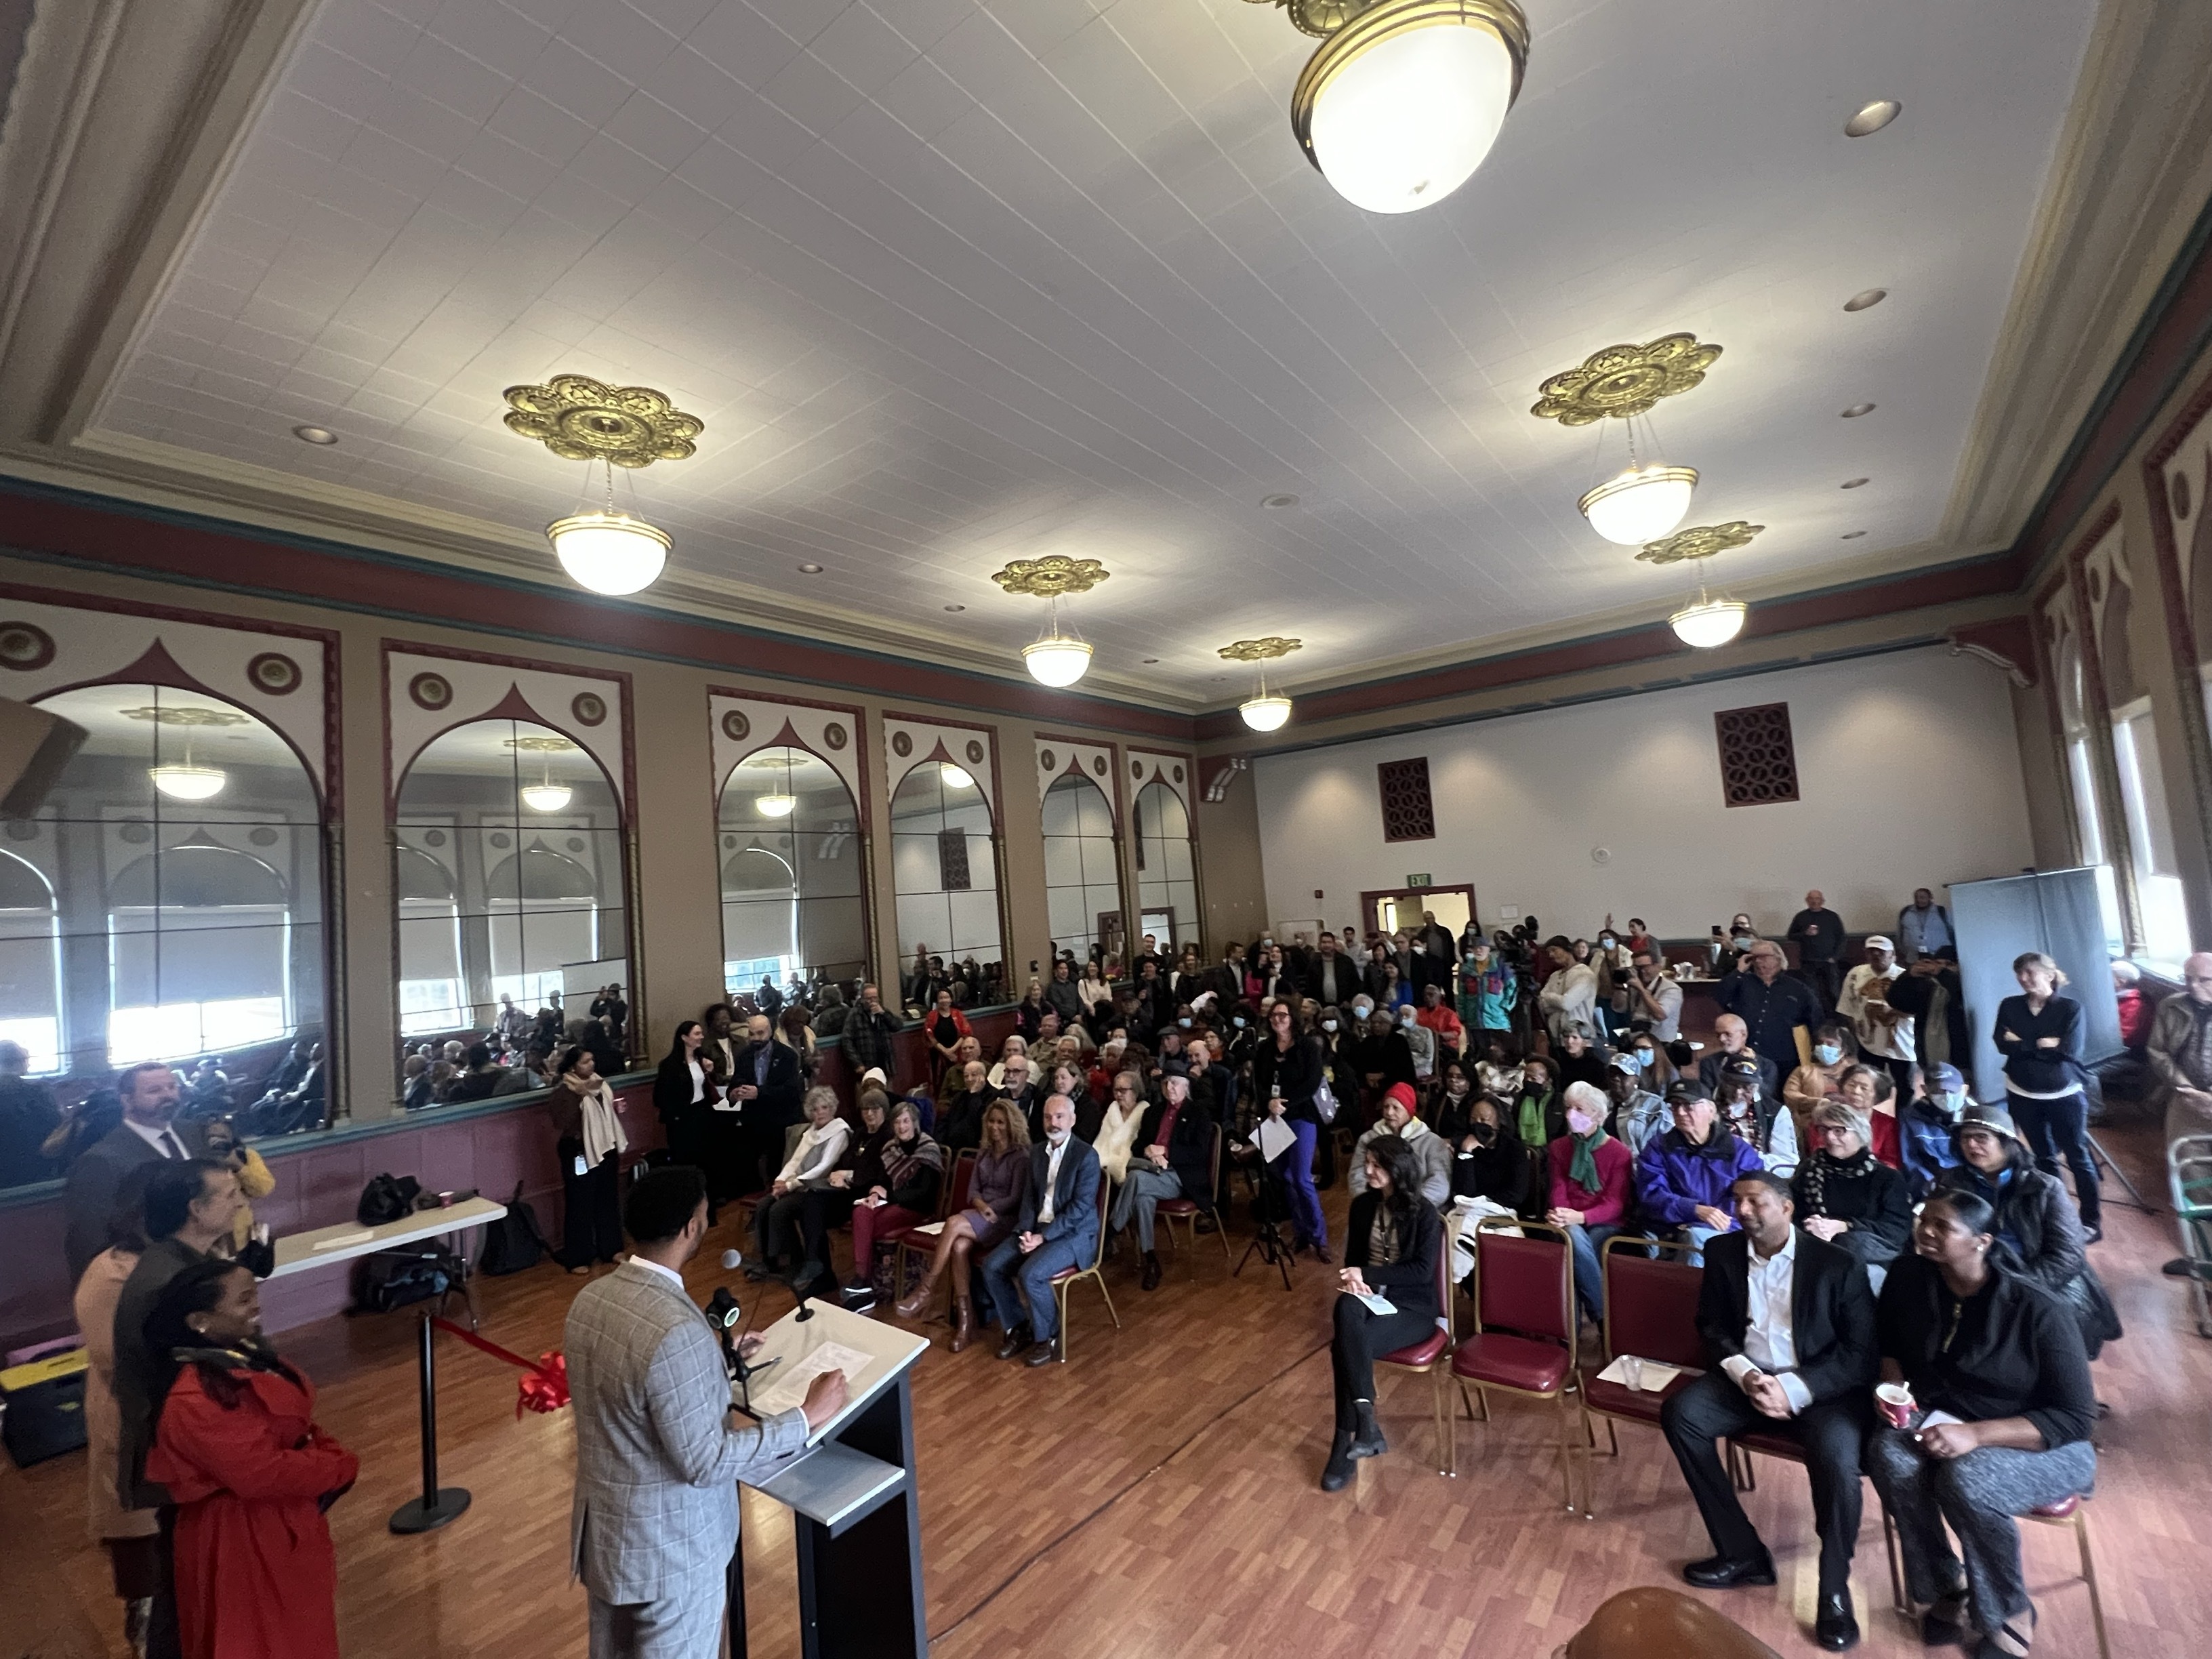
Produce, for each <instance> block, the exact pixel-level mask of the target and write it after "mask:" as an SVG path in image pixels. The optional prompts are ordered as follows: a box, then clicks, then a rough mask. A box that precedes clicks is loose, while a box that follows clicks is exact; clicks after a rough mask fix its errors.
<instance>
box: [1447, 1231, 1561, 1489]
mask: <svg viewBox="0 0 2212 1659" xmlns="http://www.w3.org/2000/svg"><path fill="white" fill-rule="evenodd" d="M1574 1299H1575V1272H1574V1252H1573V1250H1572V1249H1570V1248H1569V1246H1568V1243H1567V1236H1566V1234H1565V1233H1564V1232H1562V1231H1560V1230H1559V1228H1557V1227H1553V1226H1547V1225H1545V1224H1544V1223H1542V1222H1538V1221H1507V1220H1503V1219H1501V1218H1497V1217H1493V1216H1486V1217H1484V1218H1483V1219H1482V1221H1481V1223H1480V1226H1479V1227H1478V1228H1477V1230H1476V1232H1475V1238H1474V1310H1475V1312H1474V1334H1473V1335H1472V1336H1470V1337H1468V1339H1467V1340H1465V1341H1464V1342H1462V1343H1461V1344H1460V1345H1459V1346H1458V1348H1457V1349H1455V1351H1454V1352H1453V1354H1452V1361H1451V1370H1452V1375H1453V1376H1454V1377H1455V1378H1457V1379H1458V1382H1459V1385H1460V1386H1459V1395H1460V1403H1461V1405H1462V1407H1464V1408H1465V1409H1466V1412H1467V1415H1468V1418H1469V1419H1473V1418H1474V1406H1473V1404H1472V1403H1471V1402H1470V1401H1468V1396H1467V1389H1468V1384H1469V1383H1473V1384H1474V1389H1475V1392H1476V1394H1478V1395H1480V1396H1481V1397H1482V1421H1484V1422H1485V1423H1487V1422H1489V1421H1490V1390H1491V1389H1499V1390H1501V1391H1503V1392H1504V1393H1506V1394H1517V1395H1522V1396H1523V1397H1524V1398H1526V1399H1530V1400H1553V1401H1558V1402H1559V1479H1560V1482H1561V1484H1562V1486H1564V1488H1565V1492H1566V1499H1567V1510H1568V1511H1569V1513H1572V1512H1573V1510H1574V1507H1575V1487H1574V1464H1573V1462H1572V1458H1573V1438H1574V1431H1575V1429H1576V1428H1577V1426H1579V1425H1578V1424H1577V1421H1576V1419H1572V1418H1571V1417H1570V1416H1569V1415H1568V1411H1569V1407H1568V1401H1569V1399H1570V1397H1571V1396H1572V1395H1573V1394H1574V1392H1575V1311H1574ZM1447 1456H1448V1462H1447V1464H1446V1472H1447V1473H1449V1474H1456V1473H1457V1472H1458V1469H1459V1436H1458V1434H1457V1433H1456V1432H1454V1434H1453V1435H1452V1437H1451V1443H1450V1447H1449V1452H1448V1454H1447Z"/></svg>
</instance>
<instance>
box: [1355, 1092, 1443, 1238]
mask: <svg viewBox="0 0 2212 1659" xmlns="http://www.w3.org/2000/svg"><path fill="white" fill-rule="evenodd" d="M1389 1135H1395V1136H1396V1137H1397V1139H1399V1140H1400V1141H1401V1142H1402V1143H1403V1144H1404V1145H1405V1146H1407V1148H1408V1149H1409V1150H1411V1152H1413V1161H1414V1162H1415V1164H1418V1165H1419V1168H1420V1171H1421V1182H1420V1186H1421V1196H1422V1197H1423V1198H1425V1199H1426V1200H1429V1202H1430V1203H1431V1204H1434V1205H1436V1206H1438V1207H1439V1208H1441V1207H1442V1206H1443V1205H1445V1204H1446V1203H1448V1202H1449V1201H1450V1199H1451V1149H1450V1148H1449V1146H1446V1145H1445V1144H1444V1139H1443V1136H1442V1135H1439V1134H1437V1133H1436V1132H1435V1131H1434V1130H1432V1129H1431V1128H1430V1127H1429V1126H1428V1125H1427V1124H1425V1123H1424V1122H1422V1121H1421V1120H1420V1115H1419V1113H1418V1112H1417V1111H1416V1109H1415V1108H1414V1104H1413V1091H1412V1090H1411V1089H1409V1088H1407V1086H1406V1085H1404V1084H1402V1083H1397V1084H1393V1085H1391V1086H1390V1088H1389V1091H1387V1092H1386V1093H1385V1094H1384V1095H1383V1110H1382V1114H1381V1115H1379V1116H1378V1117H1376V1120H1375V1127H1373V1128H1371V1129H1369V1130H1368V1131H1367V1132H1366V1133H1364V1134H1363V1135H1361V1136H1360V1137H1359V1139H1358V1144H1357V1145H1355V1146H1353V1147H1352V1169H1351V1173H1350V1175H1349V1176H1348V1177H1347V1179H1348V1182H1349V1184H1350V1186H1351V1188H1352V1193H1353V1194H1354V1195H1357V1194H1359V1193H1361V1192H1363V1191H1364V1190H1365V1189H1366V1185H1367V1182H1366V1172H1367V1150H1368V1148H1369V1147H1370V1146H1373V1145H1374V1144H1375V1142H1376V1141H1377V1140H1378V1139H1383V1137H1384V1136H1389Z"/></svg>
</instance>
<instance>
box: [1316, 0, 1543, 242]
mask: <svg viewBox="0 0 2212 1659" xmlns="http://www.w3.org/2000/svg"><path fill="white" fill-rule="evenodd" d="M1276 3H1278V4H1279V5H1281V6H1282V7H1283V9H1285V11H1286V12H1288V13H1289V14H1290V18H1291V22H1292V23H1293V24H1294V25H1296V26H1297V28H1298V29H1299V30H1300V31H1301V32H1302V33H1306V34H1310V35H1314V36H1316V37H1317V38H1318V39H1319V40H1321V42H1322V45H1321V49H1320V50H1319V51H1317V52H1315V53H1314V55H1313V57H1312V58H1311V59H1310V61H1309V62H1308V63H1307V64H1306V66H1305V69H1304V72H1302V73H1301V74H1300V75H1299V76H1298V79H1297V86H1296V87H1295V88H1293V89H1292V91H1291V131H1292V132H1293V133H1295V134H1296V135H1297V141H1298V143H1299V145H1300V147H1301V148H1303V149H1304V151H1305V153H1306V159H1307V160H1308V161H1311V162H1312V163H1313V165H1314V167H1316V169H1317V170H1318V171H1319V172H1320V173H1321V175H1322V178H1324V179H1328V182H1329V184H1330V185H1332V186H1333V187H1334V189H1335V191H1336V192H1337V194H1339V195H1340V196H1341V197H1344V199H1345V200H1346V201H1347V202H1350V203H1351V204H1352V205H1353V206H1355V207H1360V208H1364V209H1366V210H1367V211H1369V212H1370V213H1411V212H1413V211H1414V210H1416V209H1419V208H1425V207H1428V206H1430V205H1431V204H1434V203H1437V202H1441V201H1443V199H1444V197H1447V196H1449V195H1450V194H1451V193H1452V192H1453V191H1455V190H1457V189H1458V188H1459V187H1460V186H1461V185H1463V184H1465V183H1466V182H1467V180H1468V178H1469V177H1470V176H1471V175H1472V174H1473V173H1474V170H1475V169H1476V168H1477V167H1480V166H1481V165H1482V163H1483V160H1484V158H1485V157H1486V156H1487V155H1489V154H1490V149H1491V146H1492V144H1494V143H1497V141H1498V129H1499V128H1500V127H1502V126H1503V125H1504V123H1505V115H1506V112H1507V111H1509V110H1510V109H1511V108H1512V107H1513V100H1515V99H1516V98H1517V97H1518V96H1519V95H1520V93H1521V78H1522V75H1523V74H1524V73H1525V72H1526V70H1527V69H1528V18H1527V17H1526V16H1525V15H1522V10H1521V8H1520V7H1519V6H1517V5H1516V4H1515V3H1514V0H1276Z"/></svg>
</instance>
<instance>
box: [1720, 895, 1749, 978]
mask: <svg viewBox="0 0 2212 1659" xmlns="http://www.w3.org/2000/svg"><path fill="white" fill-rule="evenodd" d="M1758 943H1759V929H1758V928H1757V927H1753V925H1752V920H1751V915H1750V913H1749V912H1747V911H1744V910H1739V911H1737V912H1736V913H1735V915H1734V916H1732V917H1730V918H1729V925H1728V932H1727V933H1726V934H1725V935H1723V939H1722V944H1721V958H1720V961H1719V963H1717V971H1718V972H1719V974H1720V975H1721V976H1722V977H1723V978H1726V977H1727V976H1728V975H1730V974H1733V973H1735V971H1736V970H1737V969H1739V968H1741V966H1742V965H1743V958H1744V957H1747V956H1748V955H1750V954H1751V947H1752V946H1753V945H1756V944H1758Z"/></svg>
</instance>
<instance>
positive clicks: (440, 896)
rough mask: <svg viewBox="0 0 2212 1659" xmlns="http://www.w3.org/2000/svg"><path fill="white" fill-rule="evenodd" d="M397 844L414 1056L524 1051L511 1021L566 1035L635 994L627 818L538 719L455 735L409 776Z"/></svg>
mask: <svg viewBox="0 0 2212 1659" xmlns="http://www.w3.org/2000/svg"><path fill="white" fill-rule="evenodd" d="M393 835H394V845H393V853H392V861H393V871H392V876H393V882H392V890H393V893H394V895H395V902H396V904H397V906H398V928H399V1030H400V1035H401V1036H402V1037H403V1038H404V1039H405V1040H407V1041H408V1042H409V1043H410V1045H413V1046H419V1045H420V1044H421V1043H422V1042H438V1043H442V1042H448V1041H459V1042H463V1043H469V1042H477V1041H488V1042H490V1043H491V1045H492V1046H493V1048H495V1050H496V1049H497V1048H500V1047H501V1046H502V1043H501V1038H502V1037H504V1038H506V1039H507V1042H508V1043H509V1044H511V1045H512V1046H513V1048H518V1049H520V1048H523V1047H524V1046H525V1039H524V1037H523V1035H522V1032H521V1030H520V1024H514V1025H513V1028H512V1029H511V1030H508V1031H507V1032H505V1033H502V1032H501V1030H499V1025H500V1021H501V1016H502V1014H503V1012H504V1011H505V1010H506V1009H507V1007H508V1006H513V1008H515V1009H516V1010H518V1011H520V1013H521V1014H522V1015H523V1016H524V1017H525V1019H524V1022H522V1023H523V1024H538V1023H540V1022H539V1021H538V1015H539V1012H540V1011H541V1010H544V1011H547V1012H549V1013H552V1014H554V1018H551V1019H550V1020H546V1021H544V1022H543V1023H544V1024H550V1025H557V1026H559V1027H560V1028H562V1030H563V1032H565V1030H566V1028H567V1027H568V1026H569V1025H571V1024H574V1022H576V1021H579V1020H582V1019H585V1018H587V1017H588V1014H589V1010H590V1007H591V1004H592V999H593V997H594V996H595V995H596V994H597V993H598V991H599V987H602V986H605V985H608V984H619V985H627V984H628V983H629V961H628V957H629V943H628V941H629V917H628V915H627V914H626V912H625V910H624V908H623V891H624V884H623V860H624V856H625V854H624V841H623V816H622V809H621V807H620V805H618V804H617V799H616V796H615V791H614V787H613V786H612V785H611V783H610V782H609V781H608V780H607V777H606V775H605V773H603V772H602V771H601V770H600V769H599V763H598V762H597V761H595V760H594V759H592V757H591V755H590V754H589V753H588V752H587V751H586V750H584V749H583V748H582V747H581V746H580V744H577V743H575V742H574V740H573V739H571V738H567V737H564V736H562V734H561V733H560V732H556V731H553V730H552V729H550V727H547V726H539V725H537V724H535V723H533V722H532V721H528V720H506V719H496V720H471V721H469V722H468V723H467V724H465V725H464V726H456V727H454V728H453V730H452V731H450V732H445V733H443V734H441V736H439V737H437V738H434V739H433V740H432V741H431V742H430V743H428V744H426V745H424V747H423V748H422V751H421V752H420V753H418V754H417V755H416V757H415V759H414V761H413V763H411V764H410V766H409V767H408V769H407V775H406V776H405V777H404V779H403V780H402V781H401V782H400V786H399V799H398V818H397V822H396V823H395V824H394V826H393ZM431 1058H432V1062H433V1064H434V1065H435V1064H437V1063H438V1062H439V1061H440V1060H442V1054H437V1053H434V1054H433V1056H432V1057H431ZM403 1068H404V1057H403ZM418 1069H420V1068H418ZM448 1080H449V1079H446V1078H444V1077H441V1078H440V1079H439V1082H440V1083H441V1085H442V1084H444V1083H445V1082H447V1081H448ZM444 1097H445V1096H444V1095H443V1094H439V1095H436V1096H431V1097H428V1098H444ZM463 1097H474V1095H473V1093H467V1094H465V1095H464V1096H463ZM418 1103H419V1102H418Z"/></svg>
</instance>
